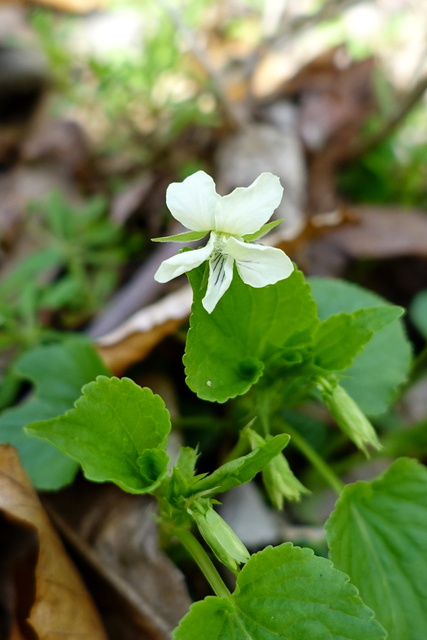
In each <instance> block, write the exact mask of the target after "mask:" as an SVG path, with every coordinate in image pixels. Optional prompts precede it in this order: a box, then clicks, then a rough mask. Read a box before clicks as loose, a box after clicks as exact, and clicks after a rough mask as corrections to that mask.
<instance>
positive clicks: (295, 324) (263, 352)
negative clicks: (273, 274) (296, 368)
mask: <svg viewBox="0 0 427 640" xmlns="http://www.w3.org/2000/svg"><path fill="white" fill-rule="evenodd" d="M203 270H204V267H203V265H202V267H199V268H198V269H193V270H192V271H191V272H190V273H189V274H188V276H189V280H190V283H191V286H192V288H193V294H194V300H193V307H192V316H191V318H190V330H189V332H188V336H187V345H186V353H185V355H184V364H185V367H186V369H185V371H186V374H187V384H188V386H189V387H190V389H192V391H194V392H195V393H197V395H198V396H199V397H200V398H202V399H203V400H210V401H211V402H213V401H216V402H225V401H226V400H228V399H229V398H234V397H235V396H237V395H240V394H243V393H246V391H248V389H250V387H251V386H252V385H253V384H255V383H256V382H257V381H258V380H259V378H260V377H261V376H262V374H263V370H264V367H265V366H268V364H269V362H270V361H272V360H273V359H274V358H276V357H277V354H278V352H280V351H283V350H285V349H286V348H288V349H298V348H304V347H305V345H306V342H307V341H309V340H310V338H311V334H312V332H313V330H314V328H315V327H317V324H318V319H317V313H316V305H315V304H314V301H313V299H312V297H311V294H310V287H309V286H308V285H307V283H306V282H305V280H304V276H303V275H302V273H301V272H300V271H297V270H295V271H294V273H292V275H291V276H290V277H289V278H287V279H286V280H281V281H280V282H278V283H276V284H275V285H270V286H267V287H263V288H260V289H255V288H253V287H249V286H248V285H246V284H244V283H243V282H242V280H241V279H240V277H239V276H238V274H237V272H236V270H235V273H234V277H233V281H232V283H231V286H230V288H229V289H228V291H227V292H226V293H225V294H224V295H223V297H222V298H221V300H220V301H219V302H218V304H217V306H216V308H215V310H214V312H213V313H211V314H209V313H207V312H206V311H205V309H204V308H203V306H202V304H201V299H202V297H203V295H204V292H203V290H202V286H201V285H202V280H203ZM290 366H292V363H291V364H290Z"/></svg>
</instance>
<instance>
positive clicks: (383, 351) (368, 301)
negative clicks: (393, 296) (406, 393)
mask: <svg viewBox="0 0 427 640" xmlns="http://www.w3.org/2000/svg"><path fill="white" fill-rule="evenodd" d="M309 282H310V284H311V286H312V292H313V296H314V298H315V300H316V302H317V305H318V311H319V317H320V318H321V320H325V319H326V318H328V317H329V316H332V315H333V314H336V313H340V312H342V311H344V312H347V313H354V312H355V311H358V310H359V309H363V308H367V307H378V305H382V304H386V302H385V300H383V299H382V298H380V297H379V296H377V295H376V294H374V293H371V292H370V291H367V290H366V289H362V288H361V287H358V286H356V285H354V284H349V283H348V282H342V281H340V280H330V279H326V278H311V279H310V280H309ZM410 364H411V345H410V343H409V341H408V339H407V338H406V335H405V332H404V329H403V325H402V323H401V321H395V322H393V323H392V324H389V325H388V326H386V327H384V328H383V329H381V330H380V331H378V332H377V333H376V334H375V335H374V336H373V337H372V338H371V340H370V341H369V343H368V344H367V345H366V347H365V349H364V350H363V352H362V353H360V354H359V355H358V356H357V357H356V358H355V360H354V362H353V364H352V365H351V367H349V368H348V369H345V370H344V371H343V377H342V379H341V382H340V384H341V385H342V386H343V387H344V388H345V389H346V391H348V393H349V395H350V396H351V397H352V398H353V399H354V400H355V402H356V403H357V404H358V405H359V407H360V409H361V410H362V411H363V412H364V413H366V414H367V415H376V414H380V413H383V412H384V411H385V410H386V409H387V408H388V406H389V405H390V404H391V403H392V402H393V400H394V399H395V397H396V394H397V391H398V388H399V386H400V385H402V384H403V383H404V382H405V380H406V379H407V376H408V372H409V367H410Z"/></svg>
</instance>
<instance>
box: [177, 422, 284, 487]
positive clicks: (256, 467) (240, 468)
mask: <svg viewBox="0 0 427 640" xmlns="http://www.w3.org/2000/svg"><path fill="white" fill-rule="evenodd" d="M289 440H290V436H288V434H286V433H283V434H280V435H278V436H275V437H274V438H271V440H268V441H267V442H266V443H265V444H263V445H262V446H260V447H258V448H257V449H255V450H254V451H252V452H251V453H249V454H248V455H246V456H241V457H240V458H236V459H235V460H231V461H230V462H226V463H225V464H223V465H222V466H221V467H219V468H218V469H216V470H215V471H214V472H213V473H211V474H210V475H208V476H206V477H204V478H202V479H201V480H198V481H197V482H195V483H194V484H193V485H191V487H190V490H189V494H188V495H194V494H197V493H203V494H204V495H210V494H214V493H223V492H224V491H228V490H229V489H231V488H232V487H237V485H239V484H244V483H245V482H249V481H250V480H252V478H254V477H255V476H256V474H257V473H259V472H260V471H262V470H263V469H264V467H265V465H266V464H268V463H269V462H270V460H272V459H273V458H274V457H275V456H277V455H278V454H279V453H280V452H281V451H282V450H283V449H284V448H285V447H286V445H287V444H288V442H289Z"/></svg>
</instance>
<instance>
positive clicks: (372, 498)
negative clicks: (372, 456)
mask: <svg viewBox="0 0 427 640" xmlns="http://www.w3.org/2000/svg"><path fill="white" fill-rule="evenodd" d="M426 496H427V469H426V468H425V467H424V466H422V465H421V464H419V463H418V462H416V461H415V460H410V459H407V458H401V459H400V460H397V461H396V462H394V463H393V464H392V465H391V466H390V468H389V469H388V470H387V471H386V472H385V473H383V474H382V475H380V476H379V477H378V478H376V479H374V480H372V481H370V482H357V483H355V484H352V485H348V486H347V487H346V488H345V489H344V491H343V492H342V494H341V497H340V498H339V500H338V502H337V505H336V507H335V510H334V512H333V514H332V516H331V517H330V519H329V520H328V522H327V524H326V530H327V537H328V542H329V546H330V557H331V559H332V561H333V562H334V564H335V566H336V567H337V568H338V569H340V570H341V571H345V572H346V573H347V574H348V575H349V576H350V579H351V581H352V582H353V584H355V585H356V586H357V587H358V589H359V591H360V594H361V596H362V598H363V600H364V601H365V602H366V604H367V605H368V606H370V607H372V609H373V610H374V611H375V613H376V616H377V619H378V620H379V621H380V622H381V624H382V625H383V626H384V627H385V629H386V630H387V631H388V633H389V638H390V640H403V639H405V640H406V638H407V639H408V640H409V639H410V640H424V639H425V637H426V629H427V606H426V603H427V578H426V576H427V535H426V531H427V497H426Z"/></svg>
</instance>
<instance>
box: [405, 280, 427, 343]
mask: <svg viewBox="0 0 427 640" xmlns="http://www.w3.org/2000/svg"><path fill="white" fill-rule="evenodd" d="M409 315H410V316H411V320H412V322H413V323H414V324H415V326H416V327H417V329H418V331H419V332H420V333H421V335H422V336H423V337H424V338H425V339H426V340H427V291H420V293H419V294H418V295H416V296H415V298H414V299H413V301H412V304H411V306H410V309H409Z"/></svg>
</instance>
